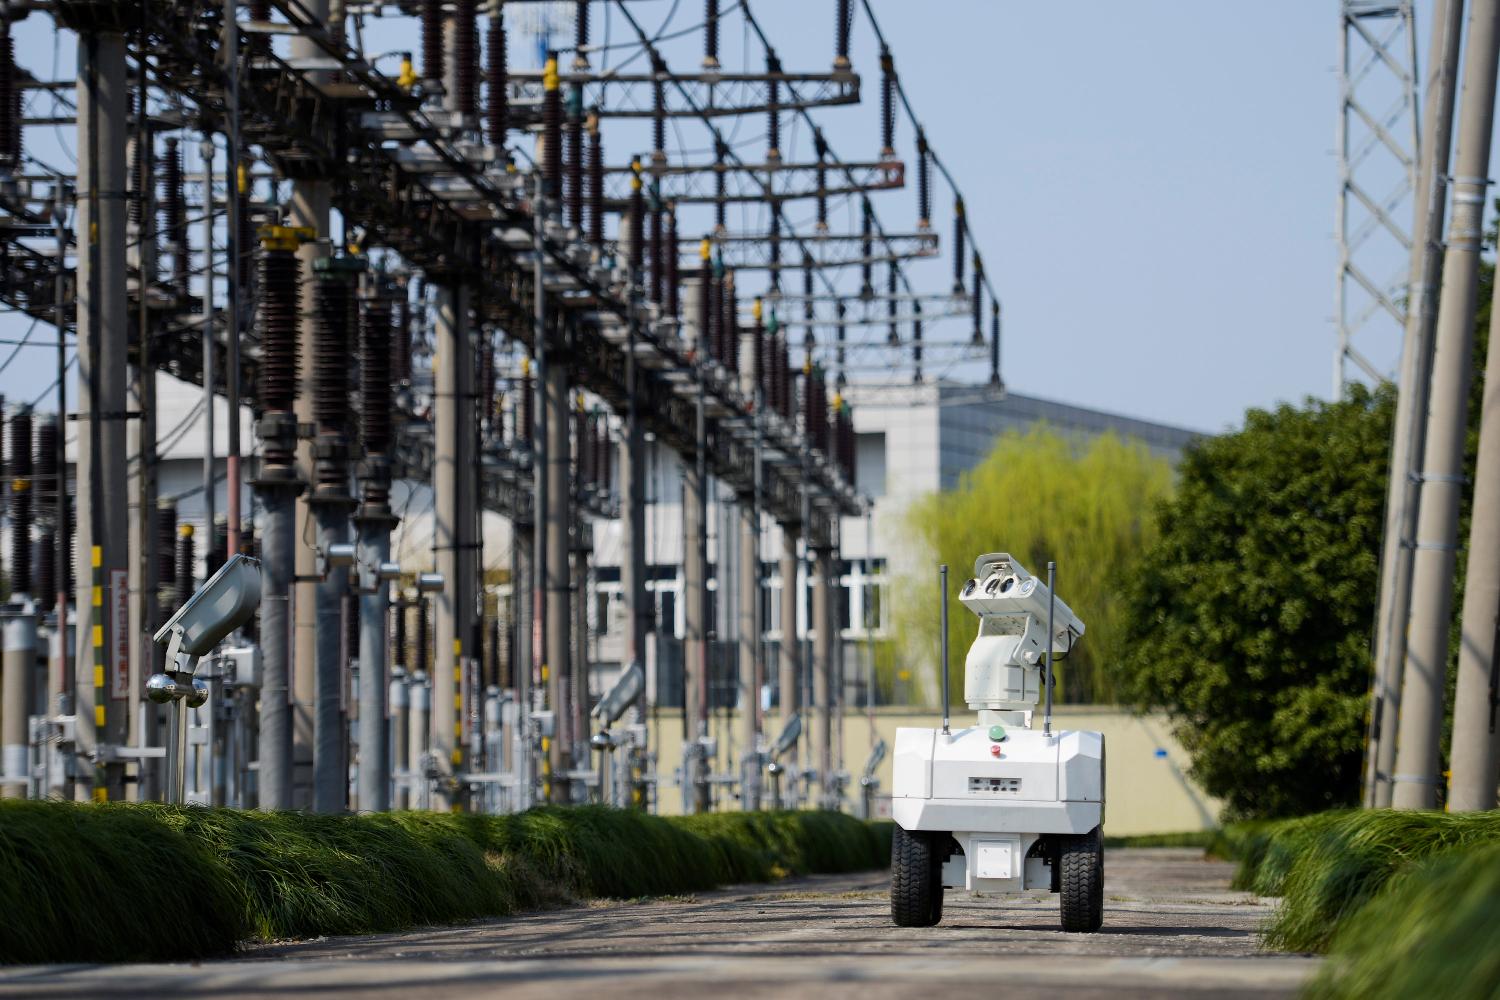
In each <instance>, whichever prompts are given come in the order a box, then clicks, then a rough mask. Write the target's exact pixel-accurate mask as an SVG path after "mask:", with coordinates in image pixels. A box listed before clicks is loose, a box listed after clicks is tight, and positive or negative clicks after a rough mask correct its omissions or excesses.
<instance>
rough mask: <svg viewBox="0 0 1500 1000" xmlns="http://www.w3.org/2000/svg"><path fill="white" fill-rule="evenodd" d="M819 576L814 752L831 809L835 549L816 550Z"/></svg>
mask: <svg viewBox="0 0 1500 1000" xmlns="http://www.w3.org/2000/svg"><path fill="white" fill-rule="evenodd" d="M816 560H817V579H815V580H814V581H813V595H812V621H811V622H809V623H808V625H809V627H810V628H812V629H815V630H816V631H815V632H814V633H813V663H812V669H813V698H814V699H815V701H816V704H815V705H814V706H810V707H812V708H814V712H813V718H812V752H813V753H814V754H816V758H815V763H816V764H817V768H818V789H819V792H820V794H819V796H818V805H819V806H820V807H821V808H823V809H832V808H833V807H834V806H835V804H836V802H835V799H836V795H837V788H836V782H835V781H834V780H833V698H834V691H833V641H834V630H833V625H832V623H833V550H832V549H828V548H821V549H818V550H817V556H816Z"/></svg>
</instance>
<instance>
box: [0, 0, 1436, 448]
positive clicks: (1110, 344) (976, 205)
mask: <svg viewBox="0 0 1500 1000" xmlns="http://www.w3.org/2000/svg"><path fill="white" fill-rule="evenodd" d="M725 6H726V7H728V6H729V4H727V3H726V4H725ZM752 6H753V9H754V10H755V12H756V14H757V16H758V17H759V18H760V19H761V21H762V23H763V24H764V25H765V26H766V27H767V30H768V32H769V34H770V35H771V37H772V38H773V40H774V41H775V43H776V44H777V46H778V48H779V50H780V53H781V56H782V61H783V63H784V64H785V65H786V66H787V67H788V68H789V69H793V68H804V69H810V70H820V69H823V68H826V67H827V65H828V63H829V61H830V58H831V53H832V40H831V35H832V22H833V15H832V3H831V2H828V3H823V2H819V3H808V2H797V3H792V2H789V0H752ZM874 6H875V9H876V12H877V15H878V16H879V17H880V19H881V22H882V25H883V27H884V29H885V32H886V34H887V36H888V37H889V38H890V39H891V42H892V46H893V49H894V52H895V57H896V62H897V67H898V70H899V71H900V72H901V76H902V80H903V82H904V84H905V86H906V88H907V91H908V94H909V96H910V97H911V99H912V102H913V104H914V105H915V107H916V109H917V112H918V114H919V115H921V116H922V118H923V120H924V121H925V123H926V126H927V131H928V136H929V139H930V141H931V142H932V144H933V146H934V147H935V148H936V149H937V150H938V152H939V154H940V155H941V156H942V157H943V158H944V159H945V161H946V162H947V163H948V164H949V165H950V168H951V169H953V170H954V172H955V173H956V175H957V176H958V178H959V181H960V184H961V185H962V187H963V189H964V192H965V195H966V197H967V202H968V210H969V214H970V218H971V221H972V223H973V225H974V228H975V230H976V232H977V233H978V234H979V242H980V245H981V246H982V248H983V250H984V253H985V257H986V265H987V270H988V271H989V272H990V274H991V277H992V280H993V281H994V283H995V284H996V285H997V287H998V289H999V291H1000V295H1001V298H1002V301H1003V304H1004V310H1005V333H1006V335H1005V346H1004V374H1005V378H1006V382H1007V384H1008V385H1009V387H1010V388H1011V389H1012V390H1013V391H1016V392H1020V393H1025V394H1028V395H1036V396H1043V397H1048V398H1055V399H1060V400H1065V401H1068V402H1073V403H1079V404H1084V405H1088V406H1094V407H1099V408H1102V409H1106V410H1112V411H1118V412H1121V413H1126V414H1130V415H1133V416H1139V417H1146V418H1150V419H1155V420H1161V421H1165V422H1169V423H1175V424H1181V425H1184V426H1188V427H1192V428H1195V429H1202V430H1219V429H1223V428H1225V427H1228V426H1232V425H1235V424H1238V423H1239V422H1240V420H1241V419H1242V415H1243V412H1244V410H1245V408H1246V407H1249V406H1269V405H1274V404H1275V403H1277V402H1278V401H1282V400H1294V401H1295V400H1298V399H1300V398H1302V397H1303V396H1306V395H1308V394H1312V395H1323V396H1326V395H1327V393H1328V392H1329V386H1330V377H1331V376H1330V372H1331V367H1332V358H1333V345H1334V335H1333V325H1332V322H1331V316H1332V311H1333V291H1334V268H1335V256H1334V241H1333V238H1332V233H1333V223H1334V204H1335V194H1336V191H1337V179H1336V176H1335V162H1334V157H1333V154H1332V150H1333V144H1334V136H1335V125H1336V121H1337V110H1338V103H1337V101H1338V94H1337V77H1336V75H1335V72H1334V67H1335V63H1336V61H1337V55H1338V5H1337V2H1336V0H1320V2H1315V3H1314V2H1307V0H1279V2H1270V3H1262V4H1256V5H1245V4H1233V3H1227V2H1188V0H1176V2H1166V0H1141V2H1138V3H1133V4H1115V3H1104V2H1079V3H1066V4H1063V3H1024V2H1020V0H934V2H924V3H916V2H911V0H874ZM670 7H671V5H670V3H669V2H668V0H642V2H638V3H634V4H632V5H631V9H632V10H633V11H635V12H637V13H638V14H639V16H640V17H641V19H642V20H643V21H644V22H647V23H648V24H649V25H651V26H654V25H655V24H656V23H659V22H660V20H661V19H662V17H663V16H664V15H665V13H666V12H667V11H668V10H669V9H670ZM689 7H691V9H688V8H689ZM699 16H700V15H699V9H698V5H697V4H695V3H687V2H684V3H683V4H682V9H681V11H680V17H681V18H682V20H683V22H684V23H691V22H692V21H693V20H696V19H697V18H698V17H699ZM615 17H616V19H615V20H613V21H612V30H613V31H614V32H616V35H615V37H616V38H618V37H619V35H618V32H620V31H621V26H620V23H619V21H618V19H617V18H618V15H616V16H615ZM1426 17H1427V12H1426V5H1425V4H1423V5H1421V6H1420V8H1419V32H1420V38H1421V43H1420V48H1421V51H1423V52H1425V44H1426V41H1425V38H1426V30H1427V24H1426ZM859 20H860V23H859V24H858V25H857V27H856V32H855V62H856V68H857V69H859V70H860V71H862V72H863V73H864V74H865V77H864V80H865V95H866V100H865V103H864V104H862V105H861V106H859V107H858V108H851V109H838V110H835V111H830V112H827V113H826V114H820V115H819V117H820V120H821V121H823V123H824V126H825V128H826V130H827V133H828V135H829V137H830V139H831V141H832V143H833V146H834V148H835V149H836V150H837V151H838V153H839V154H840V155H841V156H843V157H844V158H846V159H855V158H868V157H871V156H873V155H874V153H875V151H876V147H877V145H878V129H877V123H876V118H877V114H876V107H875V102H876V100H877V94H878V68H877V65H876V60H875V49H874V45H873V40H872V38H871V35H870V32H869V30H868V28H867V27H866V26H865V25H864V24H863V22H862V18H861V19H859ZM410 24H411V22H409V21H408V22H405V25H406V27H398V26H395V25H392V26H389V27H388V28H382V29H380V30H379V32H377V33H372V38H373V39H374V41H373V43H372V47H380V44H379V43H380V42H383V41H389V42H390V45H389V46H388V47H409V46H411V45H412V44H413V42H414V39H412V37H411V32H410V29H409V26H410ZM595 24H596V29H595V30H596V38H597V37H599V33H600V32H601V30H602V19H601V18H599V17H598V16H597V15H596V21H595ZM46 27H47V22H46V20H45V19H44V18H41V17H39V16H37V17H33V18H31V19H30V20H29V21H28V22H26V23H25V24H23V25H22V26H21V27H20V29H19V34H20V44H19V45H18V51H19V52H20V54H21V59H22V61H23V62H24V63H25V64H26V65H28V66H29V67H30V68H32V69H33V71H34V72H37V73H38V74H39V75H48V73H49V70H50V68H51V52H52V39H51V36H50V32H49V31H47V30H46ZM402 39H406V40H405V41H404V43H403V41H402ZM743 43H744V34H743V31H742V30H741V29H740V28H739V27H738V26H737V25H736V24H735V23H733V22H731V23H729V24H726V30H725V38H724V42H723V45H722V48H723V49H724V50H725V51H726V52H733V53H736V54H738V53H739V52H740V51H741V47H742V45H743ZM698 45H699V41H698V39H697V38H696V37H691V38H687V39H684V40H682V41H681V42H678V43H673V44H672V45H669V46H668V47H667V49H666V51H667V53H668V55H669V60H670V62H671V64H672V65H673V66H674V67H682V68H687V67H691V66H693V65H695V63H696V58H697V55H696V53H697V51H698ZM515 58H516V61H517V62H522V63H524V62H529V61H530V60H529V57H527V56H522V55H521V54H520V53H519V52H517V53H516V57H515ZM70 63H71V53H70V52H69V51H68V46H66V45H64V47H63V53H62V59H61V63H60V65H61V67H62V68H63V69H64V70H66V69H67V68H68V66H69V64H70ZM761 131H763V125H761V124H760V123H756V124H755V125H754V126H753V128H748V129H747V132H757V133H758V132H761ZM898 134H899V144H900V145H901V146H902V152H903V154H904V155H906V156H907V157H908V158H910V155H911V148H910V147H911V131H910V129H909V128H907V126H906V124H905V123H904V122H903V123H902V125H901V127H900V129H899V133H898ZM43 141H45V140H44V139H43V138H41V137H39V138H38V144H37V148H41V147H40V143H41V142H43ZM794 141H797V142H801V143H803V147H802V148H803V151H805V149H806V133H805V131H804V132H802V133H800V137H798V138H795V139H794ZM624 145H626V143H619V144H617V146H616V148H617V149H618V148H619V147H620V146H624ZM688 145H693V146H700V147H701V145H702V144H701V143H699V142H693V141H689V143H688ZM622 152H623V150H622ZM746 156H747V159H748V158H750V154H749V153H747V154H746ZM611 159H614V157H611ZM914 202H915V195H914V194H913V193H912V191H911V189H910V188H908V189H907V190H906V191H904V192H897V193H892V194H890V195H886V196H883V197H882V200H881V201H880V202H879V203H878V205H879V210H880V213H881V216H882V219H883V220H885V222H886V225H887V226H888V227H889V228H892V229H902V228H907V227H909V226H910V224H911V221H912V219H913V218H914V216H915V211H914V209H915V204H914ZM935 202H936V207H935V212H934V215H935V219H934V221H935V223H936V224H937V227H938V229H939V231H940V233H941V234H942V236H943V238H944V240H945V241H946V240H947V239H948V237H949V235H950V230H951V223H950V218H949V217H950V209H949V207H948V198H947V196H946V195H945V194H941V193H940V194H939V195H937V196H936V198H935ZM840 228H841V227H840ZM923 266H924V267H925V268H927V270H925V271H923V270H921V269H919V268H913V271H912V273H913V275H914V277H916V276H918V275H920V278H917V280H919V281H920V283H921V284H922V285H923V286H924V287H925V288H927V289H928V290H932V291H937V290H940V289H942V288H945V287H946V285H947V283H948V282H949V281H951V278H950V277H948V276H947V275H948V269H949V265H948V264H947V263H942V264H938V263H933V264H930V265H923ZM13 325H14V324H13V321H10V322H6V323H5V324H4V326H3V328H0V329H4V330H11V329H12V328H13ZM1382 360H1384V361H1387V362H1388V363H1389V364H1390V365H1392V366H1394V358H1385V359H1382ZM50 364H51V356H50V353H49V352H46V351H35V352H33V351H30V350H27V351H26V352H24V356H23V357H22V358H21V359H18V361H17V362H16V363H14V364H12V365H11V366H10V368H9V369H7V370H5V371H4V372H0V393H3V394H5V395H6V396H7V397H10V398H17V397H19V396H21V395H22V394H24V393H25V391H26V390H27V389H28V388H29V387H31V386H33V385H38V384H45V381H46V380H50V377H51V373H50V371H48V370H47V369H48V367H49V366H50ZM977 374H982V370H981V371H979V372H977ZM38 379H42V380H43V381H42V382H40V383H39V382H38V381H37V380H38Z"/></svg>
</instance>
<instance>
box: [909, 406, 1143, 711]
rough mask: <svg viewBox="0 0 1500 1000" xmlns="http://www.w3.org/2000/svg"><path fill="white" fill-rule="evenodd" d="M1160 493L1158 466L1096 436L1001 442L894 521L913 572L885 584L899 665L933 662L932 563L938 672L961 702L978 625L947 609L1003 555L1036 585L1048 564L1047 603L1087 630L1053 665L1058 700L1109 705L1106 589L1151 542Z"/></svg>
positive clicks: (1118, 605)
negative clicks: (945, 645) (940, 594)
mask: <svg viewBox="0 0 1500 1000" xmlns="http://www.w3.org/2000/svg"><path fill="white" fill-rule="evenodd" d="M1171 488H1172V470H1171V466H1170V465H1169V463H1168V462H1167V461H1166V460H1165V459H1162V458H1158V457H1155V456H1153V455H1152V454H1151V453H1150V451H1149V450H1147V448H1146V447H1145V445H1143V444H1141V443H1139V442H1136V441H1125V440H1122V439H1120V438H1119V437H1116V436H1115V435H1113V434H1106V435H1103V436H1101V437H1097V438H1094V439H1092V440H1091V441H1088V442H1087V443H1082V444H1080V443H1079V442H1077V441H1076V440H1072V439H1069V438H1066V437H1064V436H1062V435H1060V434H1058V433H1057V432H1056V431H1054V430H1051V429H1049V428H1046V427H1039V428H1034V429H1033V430H1031V431H1030V432H1029V433H1026V434H1018V433H1014V432H1012V433H1009V434H1006V435H1004V436H1002V437H1001V438H1000V439H999V440H998V441H997V442H996V444H995V447H994V450H993V451H991V452H990V454H989V456H988V457H987V458H986V459H985V460H984V461H983V462H982V463H980V464H979V465H978V466H977V467H976V468H974V469H973V470H972V471H970V472H968V473H966V474H965V475H964V476H963V478H962V479H961V480H960V482H959V485H958V488H957V489H954V490H949V491H945V492H942V493H936V494H931V495H929V496H927V497H924V498H923V499H921V500H918V501H917V502H916V503H914V504H913V505H912V508H911V510H910V511H909V512H908V513H907V515H906V516H907V527H908V528H909V532H910V534H911V536H912V537H913V538H914V539H915V540H916V542H917V545H918V548H919V553H920V556H921V561H920V565H921V566H922V567H923V571H922V572H920V573H919V574H917V575H915V576H904V577H901V578H899V579H898V580H897V581H896V590H897V596H898V598H899V599H898V600H897V601H896V602H895V603H894V605H893V608H892V611H893V621H894V625H895V628H896V633H897V638H898V642H899V644H900V645H901V646H902V647H903V649H904V650H905V651H906V653H907V654H908V656H907V658H908V659H913V658H914V657H913V656H912V655H911V654H912V653H913V652H914V651H920V652H925V653H926V654H927V655H926V656H923V657H922V660H923V661H925V662H931V661H932V660H935V659H936V658H937V657H936V655H935V654H936V652H937V649H938V643H939V638H940V636H939V633H940V625H939V617H938V609H937V601H936V599H935V596H934V592H935V590H936V582H935V579H934V577H935V572H936V568H937V564H938V563H947V564H948V567H949V572H950V578H949V592H950V594H949V596H950V599H951V600H953V602H954V603H952V604H951V605H950V607H949V658H950V659H949V664H948V670H949V676H950V678H951V679H952V683H953V690H954V698H955V701H957V700H958V699H961V697H962V693H963V665H964V657H965V655H966V654H967V653H968V649H969V644H970V643H971V642H972V641H973V639H974V636H975V635H976V634H977V632H978V619H977V618H975V617H974V616H973V615H971V614H969V612H968V611H966V610H964V608H963V607H962V605H959V604H958V603H957V600H956V599H957V595H958V591H959V590H960V588H962V586H963V583H964V581H965V580H967V579H968V577H969V575H970V574H971V573H972V572H973V567H974V560H975V558H976V557H977V556H980V555H982V554H984V553H986V552H997V551H999V552H1009V553H1011V554H1012V555H1014V556H1015V557H1016V558H1017V559H1019V560H1020V561H1021V563H1022V564H1023V565H1025V566H1026V567H1027V568H1028V569H1030V570H1031V571H1032V572H1033V573H1036V574H1039V575H1045V573H1046V569H1047V561H1048V560H1049V559H1052V560H1056V561H1057V567H1058V568H1057V573H1058V583H1057V589H1058V596H1059V597H1060V598H1061V599H1062V600H1063V601H1066V602H1067V604H1068V606H1069V607H1071V608H1072V609H1073V611H1074V612H1075V613H1076V614H1077V615H1078V616H1079V617H1080V618H1081V619H1082V620H1083V622H1084V624H1085V625H1086V626H1087V628H1088V632H1087V634H1086V636H1085V638H1084V640H1083V642H1082V643H1080V644H1079V646H1078V648H1077V649H1076V650H1075V651H1074V652H1073V653H1072V654H1070V655H1069V656H1068V657H1067V658H1066V659H1064V660H1061V661H1059V663H1058V664H1057V683H1058V687H1057V691H1058V697H1059V699H1060V700H1063V701H1070V702H1075V703H1087V702H1097V701H1109V700H1113V698H1114V691H1113V690H1112V684H1111V680H1112V674H1111V672H1109V671H1107V670H1105V669H1103V667H1104V665H1106V664H1109V663H1110V662H1111V661H1113V660H1114V659H1116V658H1118V657H1119V656H1120V655H1121V654H1122V652H1123V647H1122V645H1121V641H1120V635H1121V632H1120V624H1121V620H1122V617H1123V611H1124V609H1123V606H1122V602H1121V599H1120V597H1119V588H1118V586H1117V582H1118V580H1119V578H1120V577H1121V576H1128V575H1129V574H1130V573H1131V572H1132V570H1133V567H1134V566H1136V565H1137V564H1138V562H1139V560H1140V557H1141V554H1142V553H1143V552H1144V551H1145V550H1146V548H1148V547H1149V546H1150V545H1151V543H1152V542H1153V541H1154V539H1155V536H1156V527H1155V523H1154V521H1153V519H1152V517H1151V511H1152V508H1153V507H1154V505H1155V503H1156V501H1158V500H1160V499H1162V498H1163V497H1165V496H1167V495H1168V493H1169V492H1170V490H1171ZM929 569H930V571H929Z"/></svg>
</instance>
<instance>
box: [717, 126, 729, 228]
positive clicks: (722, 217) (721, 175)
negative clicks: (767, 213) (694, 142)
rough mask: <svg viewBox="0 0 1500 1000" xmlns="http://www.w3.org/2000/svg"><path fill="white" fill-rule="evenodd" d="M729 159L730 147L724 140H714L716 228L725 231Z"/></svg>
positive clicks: (727, 208) (726, 226)
mask: <svg viewBox="0 0 1500 1000" xmlns="http://www.w3.org/2000/svg"><path fill="white" fill-rule="evenodd" d="M727 159H729V147H728V146H727V145H725V144H724V143H723V142H721V141H719V140H717V139H715V140H714V230H715V231H716V232H720V233H722V232H725V231H726V230H727V229H728V228H729V227H728V225H727V222H728V219H729V202H728V200H727V195H728V193H729V177H728V173H729V172H728V168H727V166H726V164H725V161H726V160H727Z"/></svg>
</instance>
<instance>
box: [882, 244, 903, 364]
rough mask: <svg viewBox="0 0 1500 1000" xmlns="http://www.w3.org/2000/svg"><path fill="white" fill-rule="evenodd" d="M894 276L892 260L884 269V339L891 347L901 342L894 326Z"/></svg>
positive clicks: (895, 286)
mask: <svg viewBox="0 0 1500 1000" xmlns="http://www.w3.org/2000/svg"><path fill="white" fill-rule="evenodd" d="M896 277H897V271H896V265H895V262H892V263H891V264H890V265H888V266H887V267H886V270H885V315H886V320H887V322H886V331H885V339H886V343H888V344H890V345H891V346H892V347H895V346H896V345H897V344H899V343H901V331H900V330H898V329H897V328H896V288H897V284H896Z"/></svg>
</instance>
